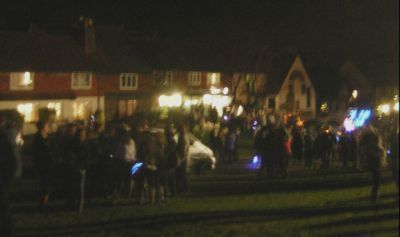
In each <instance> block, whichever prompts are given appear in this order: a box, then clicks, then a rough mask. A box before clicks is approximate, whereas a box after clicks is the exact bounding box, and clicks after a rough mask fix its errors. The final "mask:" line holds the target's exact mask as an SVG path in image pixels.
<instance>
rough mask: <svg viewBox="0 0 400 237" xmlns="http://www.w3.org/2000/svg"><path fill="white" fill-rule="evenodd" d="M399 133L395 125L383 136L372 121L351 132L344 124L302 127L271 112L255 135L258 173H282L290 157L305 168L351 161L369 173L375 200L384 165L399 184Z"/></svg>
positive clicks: (271, 174) (345, 164)
mask: <svg viewBox="0 0 400 237" xmlns="http://www.w3.org/2000/svg"><path fill="white" fill-rule="evenodd" d="M398 137H399V132H398V128H397V127H396V128H394V129H393V130H392V134H391V136H389V137H387V138H385V137H383V136H381V135H380V132H379V131H378V129H376V128H375V127H374V126H373V125H372V124H369V125H367V126H365V127H363V128H361V129H358V130H356V131H351V132H350V131H346V130H345V129H344V128H342V129H339V130H336V131H335V130H334V129H333V128H332V127H330V126H327V125H325V126H320V127H317V128H304V127H303V125H302V124H300V125H299V124H293V125H288V124H283V123H281V122H280V120H279V119H276V117H275V116H274V115H272V114H271V115H267V119H266V123H265V124H264V125H263V126H260V127H259V128H258V129H257V130H256V132H255V136H254V148H255V150H256V153H257V155H258V157H259V158H260V160H261V164H260V167H259V170H258V174H259V175H262V174H264V173H265V172H266V173H267V176H269V177H272V176H280V177H284V176H286V175H287V168H288V164H289V162H290V160H292V162H293V163H298V164H300V163H304V167H305V168H308V169H311V168H314V169H315V168H317V166H318V167H319V168H321V169H328V168H329V167H330V166H331V162H332V161H333V160H336V161H339V162H341V163H342V167H348V166H349V164H351V166H352V167H353V168H357V169H364V170H367V171H369V172H370V173H371V178H372V179H371V180H372V191H371V201H372V202H376V200H377V197H378V189H379V185H380V179H381V171H382V169H383V168H384V167H385V166H389V168H390V169H391V170H392V173H393V177H394V179H395V182H396V185H397V187H399V175H398V173H399V164H398V160H399V153H398V146H399V140H398ZM303 161H304V162H303Z"/></svg>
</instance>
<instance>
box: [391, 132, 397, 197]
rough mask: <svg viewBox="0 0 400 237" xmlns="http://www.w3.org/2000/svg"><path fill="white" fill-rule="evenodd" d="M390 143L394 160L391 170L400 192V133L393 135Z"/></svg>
mask: <svg viewBox="0 0 400 237" xmlns="http://www.w3.org/2000/svg"><path fill="white" fill-rule="evenodd" d="M390 143H391V144H390V147H391V158H392V163H391V168H392V173H393V178H394V180H395V182H396V185H397V192H399V131H397V132H395V133H393V135H392V137H391V141H390Z"/></svg>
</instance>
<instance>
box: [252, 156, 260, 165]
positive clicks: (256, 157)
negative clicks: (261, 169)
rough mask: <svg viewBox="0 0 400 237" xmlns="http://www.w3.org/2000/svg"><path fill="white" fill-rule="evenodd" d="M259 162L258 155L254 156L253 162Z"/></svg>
mask: <svg viewBox="0 0 400 237" xmlns="http://www.w3.org/2000/svg"><path fill="white" fill-rule="evenodd" d="M258 162H259V159H258V156H254V157H253V164H254V165H255V164H257V163H258Z"/></svg>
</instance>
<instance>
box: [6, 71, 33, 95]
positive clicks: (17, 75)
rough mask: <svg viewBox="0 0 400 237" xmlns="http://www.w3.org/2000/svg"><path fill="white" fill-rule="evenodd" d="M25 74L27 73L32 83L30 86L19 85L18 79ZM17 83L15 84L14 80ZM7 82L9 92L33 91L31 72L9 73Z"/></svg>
mask: <svg viewBox="0 0 400 237" xmlns="http://www.w3.org/2000/svg"><path fill="white" fill-rule="evenodd" d="M25 73H29V75H30V80H31V81H32V83H31V85H29V86H27V85H20V83H19V82H20V79H21V78H20V77H21V76H22V77H24V74H25ZM17 79H18V81H17V82H16V81H15V80H17ZM9 82H10V90H12V91H31V90H33V89H34V84H35V73H33V72H11V73H10V75H9Z"/></svg>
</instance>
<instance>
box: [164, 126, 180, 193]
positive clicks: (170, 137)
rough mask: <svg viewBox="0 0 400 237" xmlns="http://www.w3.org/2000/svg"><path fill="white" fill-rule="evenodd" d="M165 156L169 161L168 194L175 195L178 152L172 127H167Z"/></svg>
mask: <svg viewBox="0 0 400 237" xmlns="http://www.w3.org/2000/svg"><path fill="white" fill-rule="evenodd" d="M165 157H166V162H167V174H166V175H167V177H166V178H167V185H166V189H167V194H170V195H171V196H175V194H176V176H175V172H176V169H177V168H178V154H177V147H176V142H175V139H174V134H173V133H172V131H171V129H170V128H166V129H165Z"/></svg>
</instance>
